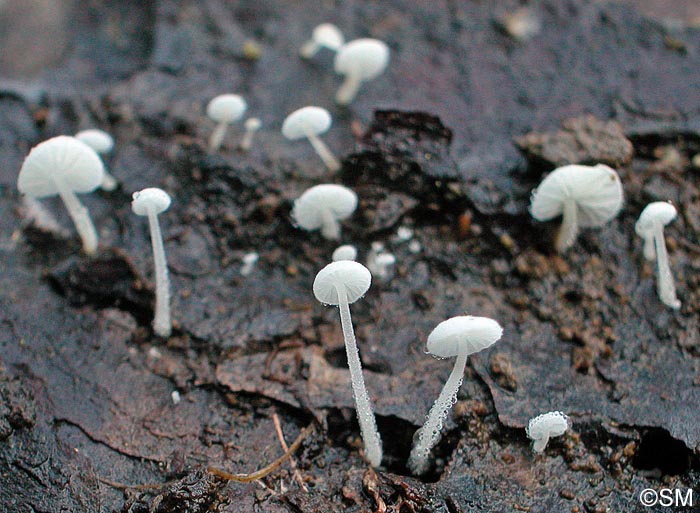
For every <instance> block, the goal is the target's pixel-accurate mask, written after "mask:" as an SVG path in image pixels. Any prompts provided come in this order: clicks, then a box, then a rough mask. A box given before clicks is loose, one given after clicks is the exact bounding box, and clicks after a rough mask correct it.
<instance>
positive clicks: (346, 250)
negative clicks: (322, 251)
mask: <svg viewBox="0 0 700 513" xmlns="http://www.w3.org/2000/svg"><path fill="white" fill-rule="evenodd" d="M356 258H357V248H356V247H355V246H353V245H351V244H344V245H343V246H338V247H337V248H336V249H335V251H333V255H332V256H331V259H332V260H333V261H334V262H338V261H339V260H355V259H356Z"/></svg>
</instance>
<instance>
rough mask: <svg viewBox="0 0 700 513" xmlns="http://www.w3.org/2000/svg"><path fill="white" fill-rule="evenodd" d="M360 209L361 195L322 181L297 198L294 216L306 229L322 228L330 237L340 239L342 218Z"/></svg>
mask: <svg viewBox="0 0 700 513" xmlns="http://www.w3.org/2000/svg"><path fill="white" fill-rule="evenodd" d="M356 208H357V194H355V193H354V192H353V191H352V190H351V189H348V188H347V187H343V186H342V185H334V184H321V185H315V186H314V187H311V188H310V189H307V190H306V191H305V192H304V193H303V194H302V195H301V196H300V197H299V198H297V199H296V200H295V201H294V208H293V209H292V219H294V222H295V223H296V224H297V226H299V227H301V228H303V229H304V230H308V231H312V230H318V229H320V230H321V235H323V237H325V238H326V239H331V240H338V239H339V238H340V224H339V223H338V221H341V220H343V219H347V218H348V217H350V216H351V215H352V214H353V213H354V212H355V209H356Z"/></svg>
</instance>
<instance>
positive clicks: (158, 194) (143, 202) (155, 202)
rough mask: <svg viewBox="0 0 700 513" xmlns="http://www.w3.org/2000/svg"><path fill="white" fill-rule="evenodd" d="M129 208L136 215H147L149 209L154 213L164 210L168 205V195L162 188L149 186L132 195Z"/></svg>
mask: <svg viewBox="0 0 700 513" xmlns="http://www.w3.org/2000/svg"><path fill="white" fill-rule="evenodd" d="M132 198H133V200H132V202H131V210H133V211H134V214H136V215H137V216H147V215H148V212H149V210H154V211H155V213H156V214H160V213H161V212H165V211H166V210H168V207H169V206H170V202H171V201H172V200H171V199H170V196H169V195H168V193H167V192H165V191H164V190H163V189H158V188H157V187H149V188H148V189H143V190H142V191H138V192H135V193H134V194H133V195H132Z"/></svg>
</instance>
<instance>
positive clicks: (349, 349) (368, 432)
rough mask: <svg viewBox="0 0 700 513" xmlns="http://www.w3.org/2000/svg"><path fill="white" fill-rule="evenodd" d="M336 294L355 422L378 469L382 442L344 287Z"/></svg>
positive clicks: (368, 457) (366, 455)
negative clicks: (358, 425) (353, 399)
mask: <svg viewBox="0 0 700 513" xmlns="http://www.w3.org/2000/svg"><path fill="white" fill-rule="evenodd" d="M336 291H337V292H338V301H339V303H338V309H339V310H340V325H341V326H342V328H343V338H344V339H345V352H346V354H347V358H348V368H349V369H350V381H351V383H352V393H353V396H354V397H355V407H356V408H357V420H358V421H359V424H360V432H361V433H362V440H363V442H364V446H365V457H366V458H367V461H368V462H369V463H370V465H372V466H373V467H378V466H379V464H380V463H381V462H382V441H381V439H380V438H379V431H378V430H377V422H376V420H375V418H374V412H373V411H372V405H371V403H370V401H369V396H368V395H367V388H365V380H364V377H363V376H362V364H361V363H360V353H359V351H358V350H357V343H356V341H355V332H354V331H353V329H352V319H351V317H350V306H349V305H348V297H347V294H346V292H345V288H344V287H338V286H336Z"/></svg>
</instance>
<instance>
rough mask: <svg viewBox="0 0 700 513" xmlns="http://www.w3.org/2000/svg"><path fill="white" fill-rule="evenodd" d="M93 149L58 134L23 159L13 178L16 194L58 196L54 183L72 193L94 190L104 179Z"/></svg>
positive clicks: (40, 144)
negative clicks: (15, 178)
mask: <svg viewBox="0 0 700 513" xmlns="http://www.w3.org/2000/svg"><path fill="white" fill-rule="evenodd" d="M104 173H105V171H104V166H103V165H102V160H101V159H100V157H99V156H98V155H97V153H95V150H93V149H92V148H90V146H88V145H87V144H85V143H83V142H80V141H79V140H77V139H76V138H75V137H69V136H67V135H59V136H58V137H53V138H51V139H48V140H46V141H44V142H42V143H39V144H37V145H36V146H34V148H32V150H31V151H30V152H29V155H27V157H26V158H25V159H24V163H23V164H22V168H21V169H20V171H19V177H18V178H17V188H18V189H19V192H21V193H23V194H27V195H28V196H32V197H34V198H43V197H46V196H53V195H55V194H58V188H57V187H56V182H55V181H56V180H60V181H62V182H63V183H64V184H65V185H66V186H67V187H68V188H70V189H71V190H72V191H74V192H91V191H94V190H95V189H97V188H98V187H99V186H100V184H101V183H102V178H103V177H104Z"/></svg>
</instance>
